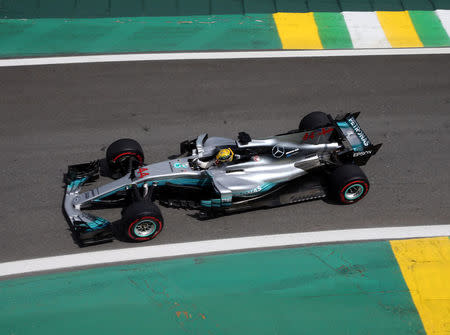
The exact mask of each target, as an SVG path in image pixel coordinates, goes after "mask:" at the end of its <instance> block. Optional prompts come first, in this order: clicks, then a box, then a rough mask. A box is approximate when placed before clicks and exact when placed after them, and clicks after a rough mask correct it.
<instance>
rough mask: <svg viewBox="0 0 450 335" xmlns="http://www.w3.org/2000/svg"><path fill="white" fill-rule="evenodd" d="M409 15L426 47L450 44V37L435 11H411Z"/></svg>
mask: <svg viewBox="0 0 450 335" xmlns="http://www.w3.org/2000/svg"><path fill="white" fill-rule="evenodd" d="M409 16H410V17H411V21H412V22H413V24H414V28H415V29H416V32H417V34H418V35H419V38H420V40H421V41H422V43H423V46H424V47H441V46H450V38H449V36H448V35H447V32H446V31H445V29H444V27H443V26H442V23H441V21H440V20H439V18H438V17H437V16H436V14H435V12H429V11H409Z"/></svg>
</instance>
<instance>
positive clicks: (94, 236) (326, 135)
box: [64, 112, 381, 245]
mask: <svg viewBox="0 0 450 335" xmlns="http://www.w3.org/2000/svg"><path fill="white" fill-rule="evenodd" d="M358 115H359V113H353V114H347V115H344V116H337V117H336V118H332V117H331V116H330V115H327V114H325V113H322V112H313V113H310V114H308V115H307V116H305V117H304V118H303V119H302V120H301V122H300V124H299V127H298V128H297V129H295V130H291V131H289V132H287V133H284V134H279V135H275V136H272V137H268V138H264V139H252V138H251V137H250V135H249V134H247V133H245V132H241V133H239V136H238V139H237V140H234V139H229V138H221V137H208V135H207V134H202V135H200V136H198V137H197V138H196V139H193V140H187V141H184V142H182V143H181V144H180V154H179V155H177V156H175V157H171V158H172V159H169V160H167V161H163V162H158V163H153V164H146V163H145V162H144V153H143V150H142V148H141V146H140V145H139V143H137V142H136V141H134V140H132V139H120V140H117V141H115V142H114V143H112V144H111V145H110V146H109V147H108V149H107V151H106V159H101V160H97V161H94V162H91V163H86V164H78V165H71V166H69V168H68V172H67V173H66V174H65V175H64V182H65V185H66V191H65V199H64V212H65V214H66V217H67V219H68V221H69V222H70V226H71V229H72V231H73V232H74V235H75V236H76V238H77V240H78V242H79V243H80V245H87V244H93V243H100V242H105V241H110V240H112V238H113V236H116V235H117V234H118V233H120V234H122V235H123V236H124V237H125V238H126V239H128V240H130V241H147V240H150V239H153V238H155V237H156V236H157V235H158V234H159V233H160V232H161V230H162V228H163V217H162V215H161V212H160V210H159V208H158V206H157V205H156V202H158V203H159V204H160V205H163V206H167V207H174V208H183V209H190V210H196V211H197V213H198V217H199V218H200V219H207V218H210V217H216V216H220V215H224V214H228V213H232V212H238V211H244V210H249V209H254V208H264V207H266V208H267V207H273V206H280V205H285V204H290V203H296V202H301V201H307V200H312V199H319V198H323V197H328V198H329V199H332V200H333V201H336V202H338V203H342V204H352V203H355V202H357V201H359V200H361V199H362V198H363V197H364V196H365V195H366V194H367V192H368V190H369V181H368V179H367V177H366V175H365V174H364V172H363V171H362V170H361V168H360V166H361V165H364V164H366V163H367V161H368V160H369V158H370V157H371V156H372V155H374V154H376V152H377V151H378V150H379V148H380V147H381V144H377V145H373V144H372V143H371V141H370V140H369V139H368V137H367V136H366V134H365V133H364V131H363V130H362V129H361V127H360V126H359V124H358V122H357V121H356V118H357V117H358ZM100 176H102V179H105V178H104V177H107V178H109V179H110V180H111V179H112V181H110V182H108V183H106V184H104V185H101V186H98V187H94V188H90V189H89V190H83V189H84V188H85V187H86V186H87V185H88V184H91V183H93V182H94V181H96V180H98V179H99V177H100ZM109 207H122V208H123V210H122V218H121V219H120V220H119V221H116V222H115V224H114V225H113V224H112V223H111V222H110V221H108V220H106V219H104V218H102V217H99V216H97V215H93V214H90V213H88V212H86V211H85V210H89V209H102V208H109ZM113 228H114V229H113Z"/></svg>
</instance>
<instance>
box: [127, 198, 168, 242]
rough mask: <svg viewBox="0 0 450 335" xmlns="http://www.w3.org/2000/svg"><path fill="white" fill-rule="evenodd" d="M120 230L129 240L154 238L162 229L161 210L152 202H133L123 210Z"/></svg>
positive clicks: (136, 240) (142, 240)
mask: <svg viewBox="0 0 450 335" xmlns="http://www.w3.org/2000/svg"><path fill="white" fill-rule="evenodd" d="M121 226H122V227H121V230H122V233H123V235H124V236H125V237H126V238H127V239H128V240H130V241H135V242H144V241H148V240H151V239H154V238H155V237H156V236H157V235H158V234H159V233H160V232H161V230H162V229H163V227H164V220H163V217H162V215H161V211H160V210H159V208H158V206H156V205H155V204H154V203H149V202H147V201H139V202H134V203H132V204H131V205H130V206H128V207H127V208H125V209H124V210H123V213H122V221H121Z"/></svg>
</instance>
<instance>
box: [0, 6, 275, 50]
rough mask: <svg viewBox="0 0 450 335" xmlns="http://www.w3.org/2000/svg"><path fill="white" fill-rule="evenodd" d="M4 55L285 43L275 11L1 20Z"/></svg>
mask: <svg viewBox="0 0 450 335" xmlns="http://www.w3.org/2000/svg"><path fill="white" fill-rule="evenodd" d="M0 42H1V48H0V57H16V56H18V55H21V56H30V55H52V54H83V53H120V52H146V51H181V50H246V49H262V50H264V49H281V43H280V39H279V37H278V34H277V31H276V27H275V23H274V21H273V19H272V15H270V14H255V15H249V16H243V15H222V16H186V17H140V18H116V19H112V18H103V19H67V20H66V19H33V20H0Z"/></svg>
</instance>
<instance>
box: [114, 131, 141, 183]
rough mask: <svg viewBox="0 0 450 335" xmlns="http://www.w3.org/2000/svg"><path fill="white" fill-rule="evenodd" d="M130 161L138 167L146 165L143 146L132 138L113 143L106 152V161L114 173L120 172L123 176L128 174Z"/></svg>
mask: <svg viewBox="0 0 450 335" xmlns="http://www.w3.org/2000/svg"><path fill="white" fill-rule="evenodd" d="M130 159H133V160H134V162H136V166H134V167H137V166H141V165H143V164H144V151H143V150H142V147H141V145H140V144H139V143H138V142H136V141H135V140H133V139H131V138H121V139H120V140H117V141H115V142H113V143H112V144H111V145H110V146H109V147H108V149H107V150H106V161H107V162H108V165H109V167H110V169H111V170H112V171H118V170H120V171H121V172H122V175H124V174H125V173H127V172H128V168H129V162H130Z"/></svg>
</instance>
